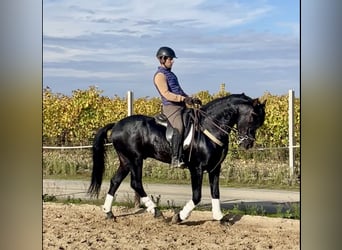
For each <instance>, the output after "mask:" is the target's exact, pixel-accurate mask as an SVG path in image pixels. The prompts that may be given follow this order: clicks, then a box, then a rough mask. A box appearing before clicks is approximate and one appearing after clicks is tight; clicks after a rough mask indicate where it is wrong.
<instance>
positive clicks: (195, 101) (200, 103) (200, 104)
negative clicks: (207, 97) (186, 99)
mask: <svg viewBox="0 0 342 250" xmlns="http://www.w3.org/2000/svg"><path fill="white" fill-rule="evenodd" d="M192 103H193V104H196V105H199V106H202V101H201V100H200V99H198V98H192Z"/></svg>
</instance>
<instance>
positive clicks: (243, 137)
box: [194, 107, 255, 144]
mask: <svg viewBox="0 0 342 250" xmlns="http://www.w3.org/2000/svg"><path fill="white" fill-rule="evenodd" d="M194 113H195V117H196V116H198V113H199V114H200V115H202V116H203V117H205V118H207V119H208V120H209V121H210V123H211V124H212V125H214V126H215V127H216V128H217V129H219V130H220V131H222V132H223V133H225V134H226V135H229V131H233V132H235V133H236V134H237V139H238V144H241V143H242V142H243V141H245V140H252V141H255V139H254V138H253V137H250V136H248V135H247V134H245V135H239V130H238V129H236V128H235V127H231V126H229V125H227V124H222V122H221V121H218V120H216V119H213V118H211V117H210V116H209V115H208V114H207V113H206V112H205V111H203V110H201V109H199V108H196V107H195V108H194ZM197 120H198V118H197ZM225 129H226V130H225ZM247 131H248V130H247Z"/></svg>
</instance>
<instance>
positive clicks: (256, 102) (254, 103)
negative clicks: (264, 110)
mask: <svg viewBox="0 0 342 250" xmlns="http://www.w3.org/2000/svg"><path fill="white" fill-rule="evenodd" d="M259 103H260V102H259V99H258V98H255V99H253V107H256V106H257V105H258V104H259Z"/></svg>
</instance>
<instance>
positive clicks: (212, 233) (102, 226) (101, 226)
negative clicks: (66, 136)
mask: <svg viewBox="0 0 342 250" xmlns="http://www.w3.org/2000/svg"><path fill="white" fill-rule="evenodd" d="M162 212H163V215H164V219H163V218H159V219H156V218H154V217H153V216H152V215H151V214H149V213H147V212H144V211H143V212H141V210H140V212H137V210H135V209H132V208H125V207H113V213H114V215H115V216H116V219H115V221H114V220H107V219H105V215H104V214H103V212H102V211H101V208H100V206H95V205H75V204H59V203H50V202H45V203H44V204H43V249H144V250H147V249H187V250H190V249H202V250H204V249H239V250H240V249H300V222H299V220H290V219H281V218H268V217H263V216H249V215H244V216H227V220H228V222H229V223H224V224H220V222H218V221H213V220H212V214H211V212H209V211H193V212H192V213H191V215H190V217H189V218H188V219H187V220H186V221H184V222H182V223H180V224H171V218H172V216H173V214H174V212H173V211H172V210H163V211H162Z"/></svg>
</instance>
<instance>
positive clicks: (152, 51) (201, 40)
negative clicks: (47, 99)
mask: <svg viewBox="0 0 342 250" xmlns="http://www.w3.org/2000/svg"><path fill="white" fill-rule="evenodd" d="M299 15H300V1H299V0H249V1H247V0H242V1H237V0H215V1H213V0H187V1H184V0H173V1H170V2H166V1H157V0H115V1H111V0H97V1H93V0H58V1H57V0H43V88H46V87H49V88H50V89H51V90H52V92H54V93H62V94H66V95H70V94H72V91H73V90H77V89H88V88H89V87H90V86H96V87H97V88H98V89H99V90H101V91H103V92H102V95H105V96H109V97H113V96H120V97H124V96H126V94H127V91H132V92H133V93H134V96H135V97H157V96H159V94H158V92H157V90H156V88H155V86H154V84H153V75H154V73H155V72H156V70H157V67H158V66H159V62H158V60H157V59H156V57H155V55H156V52H157V50H158V48H159V47H161V46H168V47H171V48H173V49H174V51H175V52H176V55H177V59H175V60H174V64H173V68H172V71H173V72H174V73H175V74H176V75H177V77H178V80H179V82H180V84H181V86H182V88H183V90H184V91H185V92H186V93H187V94H188V95H193V94H196V93H198V92H200V91H209V93H210V94H215V93H217V92H218V91H219V90H220V85H221V84H222V83H224V84H225V89H226V91H228V92H230V93H242V92H244V93H245V94H247V95H249V96H251V97H260V96H262V95H263V94H265V93H267V92H269V93H271V94H273V95H283V94H287V93H288V91H289V90H291V89H293V90H294V92H295V96H296V97H297V96H300V21H299V20H300V19H299Z"/></svg>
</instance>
